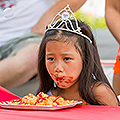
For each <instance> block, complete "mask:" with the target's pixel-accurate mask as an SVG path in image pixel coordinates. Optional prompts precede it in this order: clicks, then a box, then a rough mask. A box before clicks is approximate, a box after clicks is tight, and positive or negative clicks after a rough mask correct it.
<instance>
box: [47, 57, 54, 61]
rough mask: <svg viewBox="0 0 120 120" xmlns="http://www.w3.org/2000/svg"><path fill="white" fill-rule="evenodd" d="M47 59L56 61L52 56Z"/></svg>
mask: <svg viewBox="0 0 120 120" xmlns="http://www.w3.org/2000/svg"><path fill="white" fill-rule="evenodd" d="M47 60H49V61H55V59H54V58H52V57H50V58H48V59H47Z"/></svg>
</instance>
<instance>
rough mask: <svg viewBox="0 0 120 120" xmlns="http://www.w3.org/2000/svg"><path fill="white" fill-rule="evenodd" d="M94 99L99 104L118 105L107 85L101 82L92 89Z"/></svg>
mask: <svg viewBox="0 0 120 120" xmlns="http://www.w3.org/2000/svg"><path fill="white" fill-rule="evenodd" d="M93 92H94V94H95V97H96V99H97V100H98V101H99V103H100V104H101V105H107V106H118V100H117V98H116V95H115V94H114V93H113V91H112V90H111V89H110V88H109V87H108V85H104V84H101V85H99V86H97V87H95V88H94V89H93Z"/></svg>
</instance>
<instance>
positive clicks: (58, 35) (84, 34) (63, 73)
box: [38, 6, 119, 106]
mask: <svg viewBox="0 0 120 120" xmlns="http://www.w3.org/2000/svg"><path fill="white" fill-rule="evenodd" d="M70 14H71V15H72V16H70ZM57 17H58V19H57ZM56 19H57V20H56ZM55 20H56V21H55ZM38 72H39V76H40V89H39V91H38V93H39V92H40V91H42V92H44V93H47V94H51V95H55V96H58V95H60V96H62V97H63V98H64V99H68V100H84V101H86V102H87V103H89V104H91V105H109V106H118V103H119V102H118V99H117V96H116V94H115V92H114V90H113V89H112V87H111V86H110V84H109V82H108V80H107V78H106V76H105V74H104V72H103V69H102V67H101V63H100V58H99V55H98V50H97V46H96V43H95V40H94V37H93V34H92V32H91V30H90V29H89V27H88V25H86V24H85V23H84V22H81V21H78V20H77V19H76V18H75V16H74V14H73V12H72V11H71V10H70V8H69V6H67V7H65V8H64V9H63V10H61V11H60V12H59V13H58V14H57V15H56V16H55V18H54V19H53V21H52V23H51V24H50V25H49V26H48V28H47V30H46V33H45V35H44V38H43V40H42V43H41V45H40V50H39V60H38ZM55 84H56V85H55Z"/></svg>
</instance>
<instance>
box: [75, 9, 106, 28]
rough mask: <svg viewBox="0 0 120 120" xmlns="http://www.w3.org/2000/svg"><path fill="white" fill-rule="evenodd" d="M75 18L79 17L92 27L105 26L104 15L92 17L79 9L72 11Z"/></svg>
mask: <svg viewBox="0 0 120 120" xmlns="http://www.w3.org/2000/svg"><path fill="white" fill-rule="evenodd" d="M74 14H75V15H76V18H77V19H80V20H82V21H84V22H85V23H87V24H88V25H89V26H90V27H91V28H92V29H96V28H107V26H106V23H105V18H104V17H99V18H97V17H94V16H92V15H89V14H85V13H82V12H81V11H80V10H78V11H76V12H75V13H74Z"/></svg>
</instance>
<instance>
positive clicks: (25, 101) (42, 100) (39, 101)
mask: <svg viewBox="0 0 120 120" xmlns="http://www.w3.org/2000/svg"><path fill="white" fill-rule="evenodd" d="M73 103H74V100H65V99H64V98H63V97H61V96H58V97H56V96H50V95H47V94H45V93H43V92H40V93H39V94H38V95H37V96H35V95H33V94H32V93H29V94H28V95H26V96H24V97H22V98H20V99H16V100H11V101H9V103H8V104H10V105H43V106H44V105H45V106H46V105H52V106H57V105H69V104H73Z"/></svg>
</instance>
